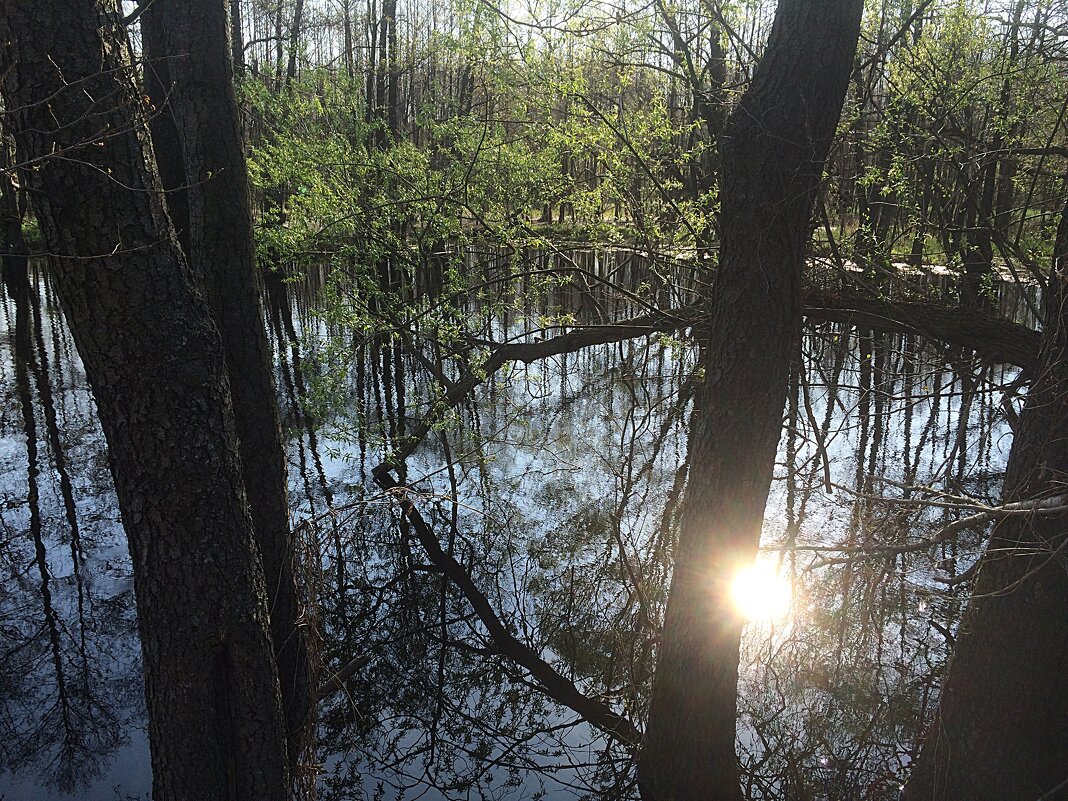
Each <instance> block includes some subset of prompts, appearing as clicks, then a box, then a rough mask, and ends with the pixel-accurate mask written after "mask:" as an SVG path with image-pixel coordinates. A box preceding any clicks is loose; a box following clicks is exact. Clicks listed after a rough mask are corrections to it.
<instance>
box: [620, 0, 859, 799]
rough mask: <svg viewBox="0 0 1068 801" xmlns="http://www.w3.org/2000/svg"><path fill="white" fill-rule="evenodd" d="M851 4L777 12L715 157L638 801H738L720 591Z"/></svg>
mask: <svg viewBox="0 0 1068 801" xmlns="http://www.w3.org/2000/svg"><path fill="white" fill-rule="evenodd" d="M861 7H862V3H861V0H828V1H827V2H819V3H813V2H811V0H780V2H779V6H778V10H777V12H776V16H775V21H774V23H773V25H772V30H771V35H770V39H769V41H768V47H767V51H766V52H765V55H764V57H763V59H762V60H761V62H760V64H759V66H758V67H757V70H756V73H755V74H754V76H753V83H752V86H751V87H750V88H749V90H748V91H747V92H746V94H745V96H744V97H743V98H742V100H741V101H740V104H739V107H738V108H737V109H736V110H735V112H734V113H733V114H732V116H731V118H730V121H729V122H728V124H727V128H726V131H725V137H724V142H723V144H722V154H723V189H722V194H721V198H722V215H721V226H720V229H721V231H722V236H723V242H722V249H721V257H720V264H719V268H718V271H717V274H716V277H715V288H714V290H713V294H712V304H713V312H712V320H711V324H710V327H709V328H708V329H706V330H705V331H700V332H698V333H699V336H700V339H701V340H702V342H703V354H702V358H701V368H702V370H703V371H704V379H703V382H702V384H701V387H700V389H699V392H698V393H697V396H696V398H695V401H694V411H693V417H692V419H691V423H690V445H689V448H690V479H689V489H688V491H687V494H686V499H685V507H684V511H683V517H682V531H681V534H680V541H679V545H678V549H677V551H676V556H675V572H674V576H673V578H672V583H671V591H670V595H669V598H668V605H667V613H666V618H665V621H664V629H663V634H662V637H661V641H660V653H659V660H658V665H657V671H656V677H655V681H654V685H653V696H652V701H651V706H650V711H649V724H648V729H647V732H646V741H645V744H644V747H643V749H642V753H641V755H640V757H639V763H638V778H639V782H640V784H641V789H642V797H643V798H645V799H647V801H701V799H709V800H711V799H740V798H741V790H740V787H739V774H738V764H737V757H736V754H735V726H736V710H737V685H738V652H739V641H740V636H741V630H742V621H741V620H740V619H739V617H738V616H737V615H736V613H735V612H734V610H733V609H732V608H731V605H730V602H729V599H728V585H729V583H730V579H731V577H732V575H733V574H734V572H735V571H736V570H737V569H738V567H739V566H741V565H743V564H745V563H747V562H752V560H753V558H754V557H755V555H756V550H757V547H758V544H759V540H760V529H761V523H762V521H763V517H764V505H765V503H766V501H767V495H768V489H769V487H770V484H771V475H772V467H773V465H774V461H775V451H776V446H777V444H778V441H779V435H780V433H781V431H782V415H783V409H784V407H785V403H786V390H787V378H788V372H789V365H790V361H791V359H792V358H793V356H794V354H795V353H796V352H797V342H798V337H799V336H800V330H801V300H800V282H801V268H802V264H803V261H804V252H805V247H806V244H807V242H808V239H809V227H808V225H809V218H810V216H811V212H812V205H813V201H814V198H815V195H816V190H817V187H818V184H819V181H820V176H821V174H822V171H823V162H824V159H825V158H826V155H827V151H828V149H829V147H830V143H831V139H832V137H833V135H834V131H835V127H836V125H837V123H838V117H839V114H840V112H841V108H842V102H843V98H844V96H845V91H846V86H847V83H848V80H849V74H850V66H851V64H852V60H853V54H854V51H855V49H856V43H857V36H858V34H859V26H860V15H861Z"/></svg>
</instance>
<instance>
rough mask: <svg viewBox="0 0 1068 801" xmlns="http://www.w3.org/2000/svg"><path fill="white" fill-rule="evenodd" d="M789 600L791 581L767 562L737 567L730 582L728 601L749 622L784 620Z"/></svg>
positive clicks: (791, 595)
mask: <svg viewBox="0 0 1068 801" xmlns="http://www.w3.org/2000/svg"><path fill="white" fill-rule="evenodd" d="M792 599H793V588H792V587H791V585H790V582H789V581H788V580H787V579H786V578H784V577H783V576H781V575H779V571H778V570H776V568H775V566H774V565H772V564H769V563H767V562H758V563H756V564H752V565H748V566H746V567H743V568H740V569H739V570H738V572H737V573H735V574H734V579H733V580H732V581H731V601H732V602H733V603H734V607H735V609H736V610H737V611H738V614H740V615H741V616H742V617H744V618H745V619H746V620H747V621H749V622H751V623H768V622H771V621H774V620H779V619H781V618H784V617H786V615H787V613H788V612H789V611H790V602H791V600H792Z"/></svg>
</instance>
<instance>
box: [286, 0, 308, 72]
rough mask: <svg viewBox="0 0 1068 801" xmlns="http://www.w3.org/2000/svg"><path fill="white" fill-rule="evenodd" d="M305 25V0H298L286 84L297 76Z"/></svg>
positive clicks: (290, 39)
mask: <svg viewBox="0 0 1068 801" xmlns="http://www.w3.org/2000/svg"><path fill="white" fill-rule="evenodd" d="M303 26H304V0H297V5H296V7H295V8H294V9H293V27H292V28H291V29H290V31H289V64H288V65H287V66H286V86H288V85H289V84H291V83H293V81H295V80H296V78H297V65H298V64H299V61H298V58H297V56H298V50H299V48H300V34H301V29H302V28H303Z"/></svg>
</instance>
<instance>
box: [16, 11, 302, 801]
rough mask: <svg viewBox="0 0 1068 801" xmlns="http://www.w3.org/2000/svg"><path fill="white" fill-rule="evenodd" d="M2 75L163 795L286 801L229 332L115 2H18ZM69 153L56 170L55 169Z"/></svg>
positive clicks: (162, 799)
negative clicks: (182, 210) (86, 398)
mask: <svg viewBox="0 0 1068 801" xmlns="http://www.w3.org/2000/svg"><path fill="white" fill-rule="evenodd" d="M0 42H3V47H2V49H0V75H2V76H3V80H2V85H0V88H2V91H3V95H4V101H5V104H6V108H7V109H8V113H9V117H8V121H9V122H10V125H11V128H12V130H13V131H14V134H15V138H16V142H17V147H18V157H19V160H20V161H21V162H22V163H23V164H24V165H26V166H27V168H26V169H24V170H23V172H22V175H23V178H24V180H25V182H26V184H27V186H28V188H29V192H30V197H31V201H32V202H33V204H34V207H35V209H36V212H37V218H38V220H39V222H40V224H41V229H42V233H43V235H44V238H45V242H46V244H47V247H48V250H49V252H50V253H51V254H52V270H53V276H54V279H55V282H56V287H57V290H58V292H59V295H60V298H61V300H62V303H63V307H64V311H65V312H66V316H67V320H68V322H69V325H70V328H71V332H72V334H73V336H74V339H75V342H76V344H77V347H78V352H79V354H80V355H81V358H82V361H83V363H84V365H85V371H86V375H87V377H88V379H89V382H90V384H91V386H92V388H93V393H94V397H95V399H96V405H97V409H98V412H99V415H100V420H101V423H102V426H103V430H104V434H105V436H106V438H107V442H108V451H109V459H110V464H111V470H112V474H113V476H114V479H115V488H116V492H117V494H118V499H119V506H120V510H121V512H122V519H123V525H124V526H125V528H126V532H127V535H128V537H129V544H130V553H131V557H132V561H133V568H134V579H135V590H136V597H137V608H138V618H139V623H140V634H141V642H142V651H143V655H144V671H145V691H146V696H147V702H148V711H149V743H150V745H151V751H152V768H153V778H154V786H153V796H154V798H156V799H157V801H169V800H170V799H175V801H178V800H179V799H192V798H198V799H246V798H250V799H251V798H255V799H277V801H283V799H285V798H286V796H287V788H288V775H287V773H288V771H287V764H286V741H285V729H284V718H283V714H282V708H281V701H280V697H279V689H278V678H277V674H276V671H275V666H274V655H273V652H272V643H271V637H270V631H269V628H268V626H269V623H268V615H267V594H266V586H265V583H264V577H263V572H262V568H261V566H260V559H259V554H258V552H257V547H256V542H255V540H254V536H253V526H252V521H251V519H250V517H249V514H248V511H247V507H248V500H247V498H246V495H245V489H244V485H243V481H242V476H241V469H240V463H239V458H238V452H237V442H236V436H235V430H234V421H233V414H232V409H231V405H230V391H229V383H228V380H227V372H226V367H225V364H224V362H223V357H222V353H221V342H220V338H219V334H218V331H217V329H216V328H215V326H214V324H213V323H212V321H211V315H210V312H209V309H208V307H207V304H206V303H205V301H204V298H203V295H202V294H201V293H200V291H199V290H198V288H197V286H196V282H195V280H194V277H193V275H192V274H191V272H190V271H189V269H188V268H187V266H186V262H185V259H184V257H183V254H182V252H181V249H180V248H179V246H178V244H177V241H176V239H175V234H174V231H173V228H172V226H171V225H170V221H169V219H168V217H167V214H166V213H165V210H164V206H163V200H162V194H161V190H160V185H159V178H158V176H157V175H156V172H155V166H154V164H153V158H152V151H151V147H150V145H149V142H148V138H147V131H146V127H145V119H144V117H145V106H144V105H143V102H142V99H141V96H140V94H139V92H138V91H137V88H136V87H135V84H134V80H133V69H132V66H131V64H130V59H129V53H128V50H127V44H126V37H125V32H124V31H123V30H122V28H121V27H120V24H119V20H118V17H117V15H116V13H115V6H114V3H112V2H107V1H106V0H62V2H59V1H58V0H53V1H52V2H39V1H38V0H34V2H30V0H8V2H5V3H4V4H3V5H2V6H0ZM56 154H61V155H62V158H57V157H56Z"/></svg>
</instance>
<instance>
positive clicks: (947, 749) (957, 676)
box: [905, 205, 1068, 801]
mask: <svg viewBox="0 0 1068 801" xmlns="http://www.w3.org/2000/svg"><path fill="white" fill-rule="evenodd" d="M1048 292H1049V296H1050V300H1051V302H1050V303H1048V304H1046V307H1047V309H1048V310H1049V312H1048V318H1047V320H1046V327H1045V330H1044V334H1043V340H1042V350H1041V353H1040V355H1039V365H1038V370H1037V373H1036V378H1035V382H1034V384H1033V385H1032V388H1031V391H1030V392H1029V393H1028V396H1027V402H1026V404H1025V406H1024V410H1023V412H1022V413H1021V415H1020V420H1019V423H1018V424H1017V429H1016V433H1015V436H1014V438H1013V443H1012V452H1011V453H1010V455H1009V463H1008V467H1007V470H1006V474H1005V490H1004V493H1003V495H1004V500H1005V501H1006V502H1013V501H1025V500H1031V499H1035V498H1041V497H1044V496H1048V495H1056V494H1060V493H1063V492H1064V488H1065V484H1066V483H1068V205H1066V206H1065V209H1064V212H1063V214H1062V216H1061V223H1060V227H1059V229H1058V232H1057V242H1056V245H1055V247H1054V264H1053V275H1052V276H1051V279H1050V284H1049V287H1048ZM1066 546H1068V514H1065V515H1058V516H1048V517H1040V518H1035V519H1031V520H1021V519H1019V518H1012V519H1008V520H1005V521H1003V522H1001V523H1000V524H999V525H998V526H997V527H996V528H995V529H994V533H993V535H992V537H991V539H990V544H989V545H988V546H987V551H986V553H985V555H984V556H983V557H982V563H981V565H980V570H979V575H978V578H977V580H976V585H975V591H974V594H973V598H972V602H971V605H970V606H969V608H968V611H967V613H966V614H965V616H964V620H963V621H962V622H961V626H960V631H959V633H958V635H957V646H956V648H955V649H954V652H953V659H952V662H951V664H950V668H949V674H948V675H947V676H946V680H945V683H944V684H943V686H942V696H941V700H940V703H939V707H938V712H937V713H936V715H935V720H934V723H933V724H932V727H931V730H930V733H929V734H928V735H927V740H926V742H925V743H924V746H923V749H922V751H921V752H920V756H919V758H918V759H917V761H916V766H915V769H914V770H913V774H912V777H911V779H910V780H909V782H908V785H907V787H906V789H905V798H906V799H907V801H956V799H968V801H1035V800H1036V799H1039V798H1049V799H1055V798H1065V797H1068V693H1066V692H1065V687H1064V680H1065V676H1066V675H1068V613H1066V612H1068V572H1066V571H1065V547H1066Z"/></svg>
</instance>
